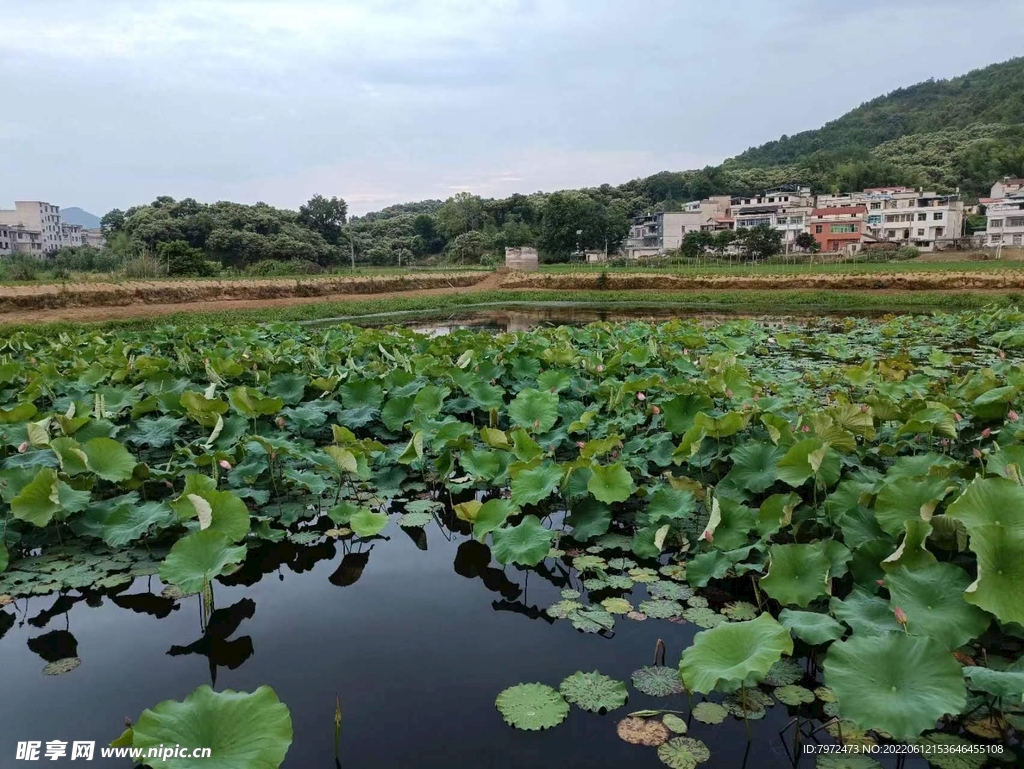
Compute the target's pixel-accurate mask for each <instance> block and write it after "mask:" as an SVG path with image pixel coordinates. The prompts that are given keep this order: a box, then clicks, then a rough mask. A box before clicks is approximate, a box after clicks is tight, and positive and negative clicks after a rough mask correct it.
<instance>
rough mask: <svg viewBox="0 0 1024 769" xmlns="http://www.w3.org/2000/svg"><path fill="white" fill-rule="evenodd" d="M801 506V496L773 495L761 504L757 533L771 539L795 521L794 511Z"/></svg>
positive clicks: (758, 513)
mask: <svg viewBox="0 0 1024 769" xmlns="http://www.w3.org/2000/svg"><path fill="white" fill-rule="evenodd" d="M799 504H800V496H799V495H798V494H795V493H793V492H790V493H788V494H772V495H771V496H770V497H768V499H766V500H765V501H764V502H762V503H761V507H760V508H759V509H758V512H757V533H758V535H759V536H761V537H770V536H771V535H772V534H776V533H778V531H779V530H780V529H781V528H782V527H783V526H788V525H789V524H790V522H791V521H792V520H793V511H794V510H795V509H796V508H797V506H798V505H799Z"/></svg>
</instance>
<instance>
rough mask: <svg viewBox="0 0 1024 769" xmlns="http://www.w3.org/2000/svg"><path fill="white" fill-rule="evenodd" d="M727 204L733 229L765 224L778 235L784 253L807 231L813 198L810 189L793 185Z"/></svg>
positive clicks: (733, 200) (812, 207) (738, 198)
mask: <svg viewBox="0 0 1024 769" xmlns="http://www.w3.org/2000/svg"><path fill="white" fill-rule="evenodd" d="M730 205H731V208H732V218H733V225H734V227H735V229H737V230H744V229H745V230H749V229H751V228H753V227H758V226H761V225H767V226H768V227H771V228H773V229H776V230H778V231H779V232H781V233H782V242H783V244H784V245H785V246H786V247H787V250H788V248H789V247H790V246H791V245H792V244H793V242H794V241H795V240H796V236H797V235H799V234H800V233H801V232H806V231H807V225H808V222H809V220H810V216H811V211H813V210H814V196H813V195H811V188H810V187H805V186H799V185H794V186H791V187H780V188H779V189H775V190H768V191H767V192H765V193H763V194H761V195H752V196H750V197H747V196H745V195H744V196H740V197H734V198H732V200H731V201H730Z"/></svg>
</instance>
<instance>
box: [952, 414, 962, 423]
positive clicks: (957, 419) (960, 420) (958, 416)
mask: <svg viewBox="0 0 1024 769" xmlns="http://www.w3.org/2000/svg"><path fill="white" fill-rule="evenodd" d="M953 421H954V422H963V421H964V418H963V417H962V416H960V414H959V413H958V412H956V411H954V412H953Z"/></svg>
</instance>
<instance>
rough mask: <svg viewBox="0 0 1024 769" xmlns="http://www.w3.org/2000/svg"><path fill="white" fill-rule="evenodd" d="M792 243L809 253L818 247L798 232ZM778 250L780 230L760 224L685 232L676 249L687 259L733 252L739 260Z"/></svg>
mask: <svg viewBox="0 0 1024 769" xmlns="http://www.w3.org/2000/svg"><path fill="white" fill-rule="evenodd" d="M794 245H795V246H796V247H797V248H798V249H800V250H801V251H806V252H812V253H813V252H816V251H818V249H819V246H818V241H816V240H815V239H814V236H812V235H811V234H810V233H807V232H801V233H800V234H798V235H797V237H796V240H795V241H794ZM782 249H783V240H782V232H780V231H779V230H776V229H774V228H772V227H769V226H768V225H766V224H762V225H758V226H757V227H752V228H750V229H742V228H741V229H739V230H720V231H719V232H705V231H700V232H688V233H686V235H684V236H683V243H682V246H681V247H680V249H679V250H680V252H681V253H682V255H683V256H685V257H687V258H688V259H698V258H700V257H702V256H704V255H706V254H715V255H717V256H719V257H722V256H725V255H726V254H727V253H737V254H739V256H740V257H741V258H743V259H749V260H751V261H758V260H764V259H768V258H769V257H772V256H775V255H776V254H778V253H780V252H781V251H782Z"/></svg>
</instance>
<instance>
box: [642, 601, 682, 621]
mask: <svg viewBox="0 0 1024 769" xmlns="http://www.w3.org/2000/svg"><path fill="white" fill-rule="evenodd" d="M639 608H640V611H641V612H643V613H644V614H646V615H647V616H648V617H650V618H651V619H669V618H670V617H679V616H681V615H682V613H683V607H682V606H680V605H679V603H678V602H676V601H666V600H663V599H660V598H652V599H650V600H647V601H641V603H640V607H639Z"/></svg>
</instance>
